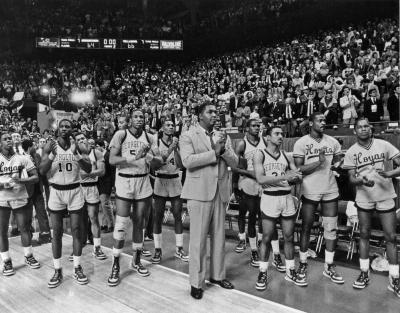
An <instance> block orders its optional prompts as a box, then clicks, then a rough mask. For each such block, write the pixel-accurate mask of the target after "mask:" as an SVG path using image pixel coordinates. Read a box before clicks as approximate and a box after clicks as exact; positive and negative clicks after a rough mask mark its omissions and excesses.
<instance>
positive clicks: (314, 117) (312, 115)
mask: <svg viewBox="0 0 400 313" xmlns="http://www.w3.org/2000/svg"><path fill="white" fill-rule="evenodd" d="M319 115H324V114H323V113H321V112H313V113H312V114H311V115H310V122H314V120H315V119H316V118H317V116H319Z"/></svg>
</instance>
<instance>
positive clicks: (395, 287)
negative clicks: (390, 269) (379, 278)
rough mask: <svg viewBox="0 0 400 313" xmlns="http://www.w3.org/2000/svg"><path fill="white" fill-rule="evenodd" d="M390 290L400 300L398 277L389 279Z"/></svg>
mask: <svg viewBox="0 0 400 313" xmlns="http://www.w3.org/2000/svg"><path fill="white" fill-rule="evenodd" d="M388 289H389V290H390V291H392V292H393V293H394V294H395V295H396V296H398V297H399V298H400V279H399V278H398V277H389V286H388Z"/></svg>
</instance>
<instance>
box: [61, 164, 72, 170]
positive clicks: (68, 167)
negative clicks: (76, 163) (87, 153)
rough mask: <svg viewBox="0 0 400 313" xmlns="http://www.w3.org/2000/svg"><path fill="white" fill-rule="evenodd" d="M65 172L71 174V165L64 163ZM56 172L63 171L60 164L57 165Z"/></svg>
mask: <svg viewBox="0 0 400 313" xmlns="http://www.w3.org/2000/svg"><path fill="white" fill-rule="evenodd" d="M65 170H66V171H67V172H71V171H72V163H65ZM58 171H59V172H62V171H63V166H62V163H58Z"/></svg>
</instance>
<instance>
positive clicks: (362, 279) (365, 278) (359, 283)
mask: <svg viewBox="0 0 400 313" xmlns="http://www.w3.org/2000/svg"><path fill="white" fill-rule="evenodd" d="M368 284H369V273H368V272H365V271H361V273H360V275H359V276H358V278H357V279H356V280H355V281H354V283H353V288H355V289H364V288H365V287H367V286H368Z"/></svg>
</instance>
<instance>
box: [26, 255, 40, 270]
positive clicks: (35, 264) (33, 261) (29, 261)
mask: <svg viewBox="0 0 400 313" xmlns="http://www.w3.org/2000/svg"><path fill="white" fill-rule="evenodd" d="M25 264H26V265H28V266H29V267H30V268H39V267H40V263H39V262H38V261H37V260H36V259H35V258H34V257H33V255H32V254H31V255H28V256H26V257H25Z"/></svg>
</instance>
